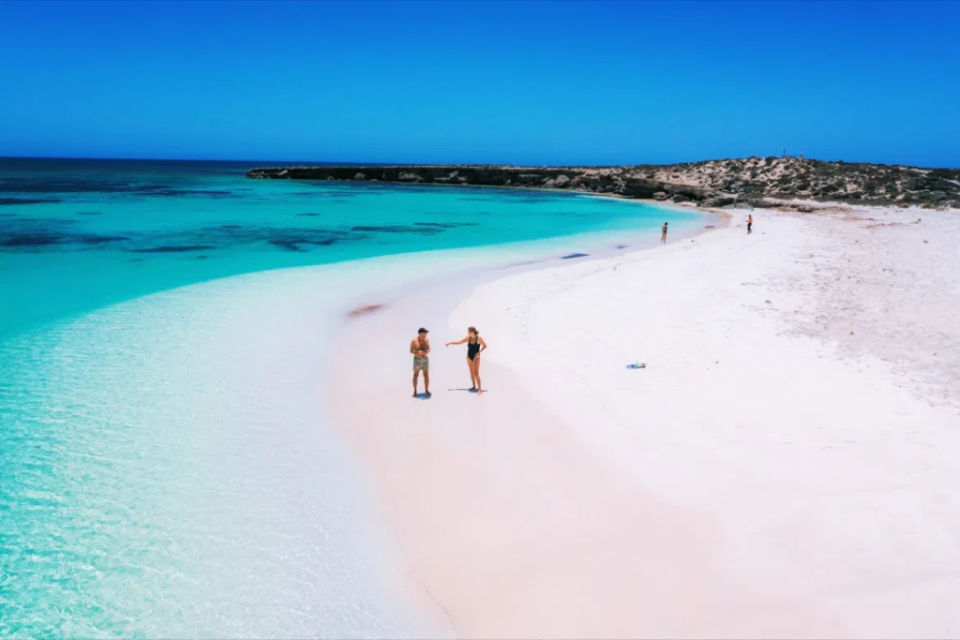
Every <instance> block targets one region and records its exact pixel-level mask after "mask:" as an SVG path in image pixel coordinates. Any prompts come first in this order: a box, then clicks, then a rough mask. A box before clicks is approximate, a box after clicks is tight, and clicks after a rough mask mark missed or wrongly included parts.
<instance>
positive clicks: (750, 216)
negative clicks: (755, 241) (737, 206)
mask: <svg viewBox="0 0 960 640" xmlns="http://www.w3.org/2000/svg"><path fill="white" fill-rule="evenodd" d="M751 233H753V214H752V213H748V214H747V235H750V234H751Z"/></svg>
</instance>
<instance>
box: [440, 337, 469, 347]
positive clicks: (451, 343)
mask: <svg viewBox="0 0 960 640" xmlns="http://www.w3.org/2000/svg"><path fill="white" fill-rule="evenodd" d="M469 339H470V336H467V337H466V338H464V339H463V340H460V341H459V342H448V343H447V344H445V345H444V346H445V347H449V346H450V345H454V344H463V343H464V342H466V341H467V340H469Z"/></svg>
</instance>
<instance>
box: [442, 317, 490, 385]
mask: <svg viewBox="0 0 960 640" xmlns="http://www.w3.org/2000/svg"><path fill="white" fill-rule="evenodd" d="M464 342H466V343H467V368H468V369H470V384H472V385H473V386H472V387H470V391H476V392H477V395H478V396H479V395H483V386H481V384H480V354H481V353H483V352H484V351H486V350H487V343H486V342H484V340H483V338H481V337H480V332H479V331H477V328H476V327H467V337H466V338H464V339H463V340H459V341H457V342H448V343H447V344H446V346H448V347H449V346H450V345H455V344H463V343H464Z"/></svg>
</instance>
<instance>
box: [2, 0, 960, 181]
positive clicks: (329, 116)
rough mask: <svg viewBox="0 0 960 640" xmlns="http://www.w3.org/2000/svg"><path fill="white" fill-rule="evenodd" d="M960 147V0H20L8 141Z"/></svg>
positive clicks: (826, 149)
mask: <svg viewBox="0 0 960 640" xmlns="http://www.w3.org/2000/svg"><path fill="white" fill-rule="evenodd" d="M783 148H786V149H787V152H788V153H794V154H795V153H801V152H802V153H804V154H806V155H807V156H808V157H818V158H824V159H843V160H850V161H873V162H887V163H894V162H903V163H910V164H919V165H927V166H943V165H949V166H960V3H958V2H950V1H940V2H920V1H913V2H903V3H896V2H850V3H839V2H827V1H822V2H794V3H790V2H760V1H757V2H721V1H711V2H669V3H666V2H664V3H659V2H629V1H626V0H620V1H616V2H609V3H604V2H583V3H578V2H547V1H536V2H527V3H521V2H490V1H484V2H467V1H447V2H442V1H434V2H402V1H401V0H392V1H389V2H373V1H358V2H319V1H318V2H276V1H275V2H228V1H219V2H207V3H199V2H197V3H195V2H186V1H174V2H143V1H140V2H82V1H75V0H74V1H67V2H51V1H47V2H9V1H0V156H2V155H32V156H80V157H140V158H217V159H276V160H331V161H375V162H377V161H379V162H394V161H397V162H511V163H532V164H548V163H549V164H555V163H590V164H618V163H642V162H674V161H686V160H699V159H707V158H717V157H730V156H747V155H779V154H780V152H781V150H782V149H783Z"/></svg>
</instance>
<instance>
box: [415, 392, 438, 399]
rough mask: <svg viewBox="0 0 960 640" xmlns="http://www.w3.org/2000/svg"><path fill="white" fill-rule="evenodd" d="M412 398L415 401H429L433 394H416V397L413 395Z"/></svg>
mask: <svg viewBox="0 0 960 640" xmlns="http://www.w3.org/2000/svg"><path fill="white" fill-rule="evenodd" d="M413 397H414V398H416V399H417V400H429V399H430V398H432V397H433V394H432V393H418V394H417V395H415V396H413Z"/></svg>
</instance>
